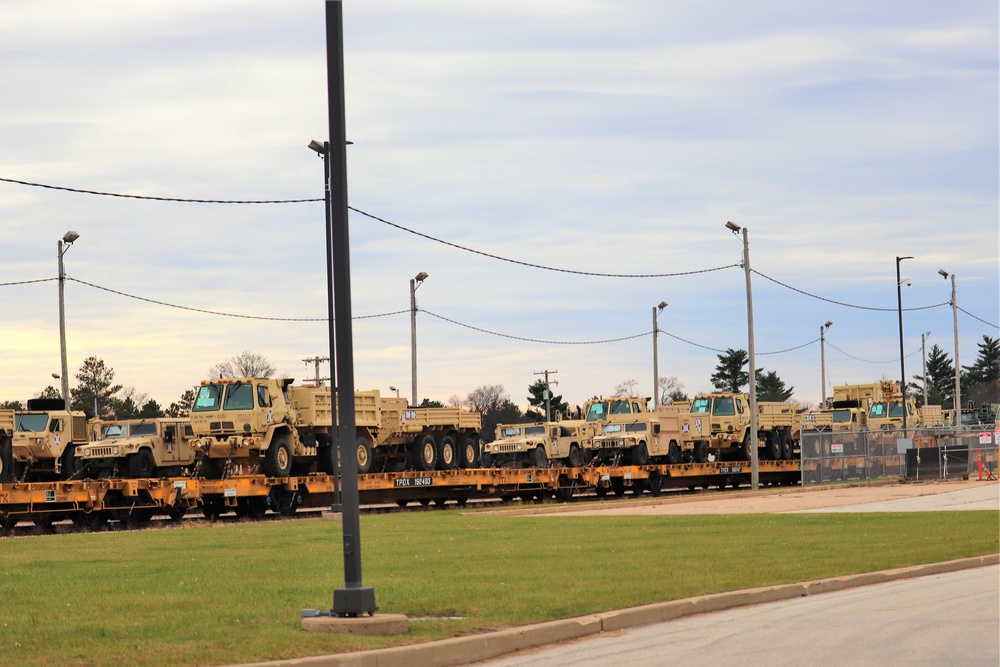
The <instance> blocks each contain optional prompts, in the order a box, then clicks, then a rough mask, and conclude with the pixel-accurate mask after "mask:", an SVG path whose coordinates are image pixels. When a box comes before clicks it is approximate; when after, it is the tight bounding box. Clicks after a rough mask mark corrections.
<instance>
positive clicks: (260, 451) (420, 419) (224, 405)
mask: <svg viewBox="0 0 1000 667" xmlns="http://www.w3.org/2000/svg"><path fill="white" fill-rule="evenodd" d="M292 382H293V381H292V380H290V379H275V378H228V379H220V380H206V381H204V382H202V383H201V385H200V386H199V388H198V391H197V394H196V396H195V400H194V404H193V405H192V408H191V417H190V419H191V428H192V431H193V434H194V437H195V440H194V441H193V442H192V446H193V447H194V448H195V449H196V450H199V451H201V452H202V457H201V474H202V475H204V476H205V477H209V478H219V477H222V476H224V475H226V474H255V473H257V472H263V473H264V474H265V475H267V476H269V477H287V476H288V475H291V474H293V473H294V474H306V473H309V472H312V471H314V470H316V469H317V468H318V469H319V470H320V471H321V472H332V471H333V461H334V452H333V451H332V443H331V438H330V428H331V425H332V424H333V403H332V397H331V392H330V388H329V387H316V386H312V385H302V386H293V384H292ZM354 398H355V422H356V428H357V441H356V443H354V444H355V445H356V452H357V461H358V472H359V473H367V472H371V471H374V470H384V469H392V470H405V469H406V468H408V467H413V468H416V469H418V470H434V469H450V468H456V467H458V466H459V465H463V466H466V467H473V466H474V465H476V463H477V462H478V458H479V428H480V417H479V414H478V413H469V412H462V411H460V410H458V409H457V408H416V409H407V408H406V402H405V400H403V399H399V398H383V397H382V396H381V395H380V394H379V392H378V391H359V392H355V397H354Z"/></svg>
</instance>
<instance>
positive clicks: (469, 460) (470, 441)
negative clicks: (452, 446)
mask: <svg viewBox="0 0 1000 667" xmlns="http://www.w3.org/2000/svg"><path fill="white" fill-rule="evenodd" d="M461 454H462V456H461V464H462V467H463V468H475V467H476V466H478V465H479V443H478V442H476V439H475V438H473V437H472V436H471V435H467V436H465V438H464V439H462V450H461Z"/></svg>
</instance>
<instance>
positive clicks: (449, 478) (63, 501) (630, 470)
mask: <svg viewBox="0 0 1000 667" xmlns="http://www.w3.org/2000/svg"><path fill="white" fill-rule="evenodd" d="M759 475H760V480H761V482H762V483H772V484H796V483H798V482H799V480H800V476H801V473H800V468H799V462H798V461H761V462H760V464H759ZM749 483H750V464H749V463H747V462H742V463H733V462H709V463H682V464H676V465H647V466H616V467H589V468H562V467H559V468H554V467H553V468H472V469H455V470H434V471H426V472H421V471H405V472H386V473H369V474H366V475H359V476H358V491H359V497H360V502H361V503H362V504H365V505H372V504H392V503H395V504H397V505H399V506H401V507H405V506H407V505H408V504H410V503H419V504H429V503H431V502H434V503H436V504H444V503H446V502H449V501H454V502H457V503H459V504H465V503H466V502H467V501H469V500H470V499H477V500H489V499H493V500H500V501H505V502H506V501H510V500H512V499H516V498H520V499H522V500H543V499H548V498H557V499H560V500H570V499H572V498H573V497H574V496H576V495H581V494H585V493H594V494H596V495H597V496H598V497H604V496H609V495H615V496H621V495H625V494H626V493H632V494H635V495H639V494H643V493H646V492H649V493H651V494H653V495H658V494H659V493H660V492H661V491H663V490H666V489H679V488H696V487H705V488H708V487H712V486H715V487H718V488H720V489H721V488H726V487H733V488H735V487H738V486H741V485H748V484H749ZM338 491H339V490H338V488H337V479H336V478H335V477H334V476H332V475H329V474H325V473H313V474H310V475H306V476H299V477H266V476H264V475H245V476H234V477H229V478H226V479H205V478H194V477H167V478H161V479H98V480H59V481H49V482H29V483H20V484H3V485H0V527H2V528H3V531H4V532H5V533H6V532H7V531H9V529H10V528H12V527H13V526H14V525H16V524H17V523H18V522H21V521H30V522H33V523H34V524H35V525H37V526H39V527H42V528H48V527H50V526H51V525H52V524H53V523H54V522H56V521H62V520H66V519H70V520H72V521H73V523H74V524H76V525H77V526H80V527H85V528H93V529H97V528H100V527H102V526H104V525H105V524H106V523H108V522H112V521H113V522H118V523H120V524H127V525H133V524H134V525H141V524H143V523H145V522H147V521H149V520H150V519H151V518H153V517H154V516H166V517H171V518H174V519H179V518H181V517H183V516H185V515H186V514H189V513H195V512H199V511H200V512H201V513H202V514H203V515H204V516H205V517H206V518H209V519H214V518H216V517H218V516H220V515H222V514H226V513H229V512H235V513H236V514H238V515H240V516H244V517H247V518H260V517H262V516H264V515H265V514H266V513H268V512H272V513H277V514H285V515H288V514H291V513H293V512H295V511H296V510H297V509H298V508H300V507H317V508H318V507H331V506H333V505H334V504H335V503H336V502H337V501H338Z"/></svg>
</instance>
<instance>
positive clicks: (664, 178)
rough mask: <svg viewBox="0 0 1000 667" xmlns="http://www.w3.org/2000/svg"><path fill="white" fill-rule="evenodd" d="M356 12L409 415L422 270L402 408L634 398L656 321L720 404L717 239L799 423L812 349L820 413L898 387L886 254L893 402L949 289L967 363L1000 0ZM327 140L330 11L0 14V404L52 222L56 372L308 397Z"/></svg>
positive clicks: (358, 353) (26, 338)
mask: <svg viewBox="0 0 1000 667" xmlns="http://www.w3.org/2000/svg"><path fill="white" fill-rule="evenodd" d="M343 14H344V60H345V65H344V66H345V87H346V90H345V95H346V116H347V118H346V127H347V136H348V139H349V140H350V141H352V142H353V144H352V145H350V146H349V147H348V152H347V156H348V188H349V203H350V205H351V206H352V207H353V208H354V209H357V210H358V211H363V212H364V213H367V214H368V215H363V214H361V213H358V212H352V213H351V215H350V217H349V224H350V253H351V256H350V268H351V285H352V306H353V313H354V318H355V319H354V321H353V339H354V357H355V358H354V367H355V386H356V388H358V389H379V390H380V391H382V392H384V393H386V394H389V393H391V391H390V389H389V388H390V387H393V386H394V387H396V388H398V389H399V391H400V393H401V395H402V396H408V395H409V394H410V333H411V332H410V314H409V307H410V302H409V296H410V295H409V281H410V279H411V278H413V277H414V276H415V275H416V274H417V273H419V272H426V273H427V274H428V278H427V279H426V281H424V282H423V283H422V284H421V285H420V287H419V288H418V289H417V291H416V299H417V308H418V312H417V318H416V319H417V349H418V394H419V397H420V398H431V399H436V400H440V401H442V402H447V401H448V400H449V398H450V397H452V396H465V395H467V394H468V393H469V392H470V391H472V390H473V389H475V388H477V387H479V386H481V385H486V384H489V385H493V384H500V385H502V386H503V387H504V389H505V391H506V393H507V394H508V395H509V396H510V397H511V399H512V400H514V401H515V402H516V403H519V404H520V405H521V406H522V407H525V406H526V404H527V395H528V392H527V387H528V385H530V384H531V383H532V382H534V381H536V380H537V379H539V377H541V376H539V375H538V373H540V372H543V371H545V370H548V371H550V378H551V379H552V380H554V381H555V382H557V383H558V384H557V385H554V386H553V391H554V393H555V394H557V395H561V396H562V397H563V399H564V400H566V401H568V402H569V403H570V404H582V403H583V401H585V400H587V399H588V398H591V397H592V396H595V395H609V394H611V393H612V392H613V391H614V389H615V387H616V386H617V385H619V384H621V383H623V382H625V381H628V380H634V381H636V383H637V387H638V390H639V392H640V393H641V394H643V395H647V396H649V395H652V391H653V387H652V384H653V371H652V358H653V336H652V331H653V323H652V311H653V308H654V307H655V306H656V305H657V304H659V303H660V302H661V301H666V302H668V304H669V305H668V306H667V307H666V308H665V309H664V310H663V311H662V312H661V313H660V314H659V317H658V326H659V329H660V330H661V332H662V333H660V334H659V336H658V362H659V372H660V375H665V376H675V377H676V378H677V379H678V381H679V382H680V383H681V385H682V387H683V389H684V390H685V391H686V392H688V393H689V394H693V393H696V392H699V391H708V390H710V389H711V382H710V381H709V377H710V376H711V375H712V373H713V372H714V370H715V366H716V364H717V363H718V354H719V353H720V352H724V351H725V350H726V349H728V348H734V349H747V342H748V341H747V329H748V327H747V307H746V283H745V274H744V271H743V269H742V268H741V266H740V263H741V261H742V253H743V247H742V241H741V239H740V238H739V237H737V236H734V235H733V234H732V233H731V232H730V231H729V230H728V229H726V228H725V223H726V221H729V220H732V221H735V222H736V223H737V224H739V225H741V226H743V227H744V228H745V229H746V230H747V235H748V239H749V249H750V266H751V269H752V273H751V278H752V296H753V315H754V331H755V350H756V352H757V356H756V361H757V366H758V368H763V369H764V370H765V371H766V372H769V371H775V372H776V373H777V374H778V375H779V376H780V377H781V378H782V379H783V380H784V381H785V382H786V384H787V385H788V386H791V387H794V395H793V399H794V400H797V401H800V402H802V403H807V404H809V403H812V404H814V403H816V402H818V401H819V399H820V396H821V392H822V384H821V363H820V360H821V346H820V341H819V338H820V329H821V328H822V325H823V324H824V323H825V322H827V321H832V322H833V324H832V326H831V327H830V328H829V330H827V331H826V333H825V343H824V345H823V350H822V351H823V352H825V358H826V385H827V387H826V391H827V394H828V395H829V394H832V387H833V386H834V385H837V384H846V383H862V382H873V381H877V380H878V379H881V378H883V377H884V378H889V379H898V378H899V375H900V363H899V356H900V354H899V321H898V314H899V313H898V310H897V306H898V304H897V289H896V288H897V282H896V265H897V262H896V257H912V259H906V260H904V261H902V262H900V263H899V266H900V271H901V278H902V279H903V283H904V286H903V287H902V288H901V303H902V307H903V309H904V310H903V342H904V345H903V347H904V351H905V356H904V359H905V365H906V375H907V378H908V379H911V378H912V376H913V375H914V374H920V372H921V369H920V366H921V340H922V337H921V334H927V333H928V332H929V333H930V336H925V339H926V347H927V349H928V350H929V349H930V347H931V346H932V345H935V344H936V345H938V346H939V347H941V348H942V349H943V350H944V351H945V352H946V353H947V354H948V356H949V357H950V358H952V359H954V352H955V337H954V336H955V334H954V325H953V311H952V308H951V307H950V305H949V300H950V298H951V283H950V280H948V279H943V278H942V276H941V275H939V274H938V270H939V269H944V270H945V271H947V272H949V273H952V274H955V275H956V276H957V278H956V285H957V301H958V306H959V308H960V309H961V310H960V311H959V312H958V330H959V351H960V362H961V363H962V364H963V365H968V364H971V363H972V362H973V361H974V360H975V357H976V354H977V344H978V343H979V342H981V341H982V339H983V336H991V337H997V336H998V335H1000V330H998V328H997V325H998V323H1000V230H998V227H1000V223H998V220H1000V211H998V202H1000V192H998V183H1000V173H998V171H1000V170H998V164H1000V148H998V146H1000V144H998V128H1000V111H998V109H1000V102H998V100H1000V95H998V32H1000V31H998V7H997V3H996V2H995V0H975V1H962V0H958V1H956V0H940V1H938V0H933V1H927V2H920V1H914V0H906V1H905V2H904V1H898V2H897V1H891V0H886V1H882V2H875V3H873V2H870V1H867V0H865V1H860V0H842V1H841V2H837V3H821V2H801V1H797V0H788V1H785V0H771V1H768V0H764V1H761V2H753V3H750V2H745V1H743V0H705V1H698V2H695V1H693V0H683V1H682V0H660V1H655V2H654V1H652V0H647V1H627V0H625V1H623V0H616V1H615V2H610V1H600V2H595V1H587V0H575V1H572V2H562V1H556V0H532V1H530V2H518V1H511V0H505V1H502V2H500V1H492V0H479V1H475V2H472V1H467V2H423V1H417V0H412V1H408V2H375V1H364V2H362V1H356V2H355V1H347V2H345V3H344V12H343ZM327 128H328V109H327V76H326V36H325V19H324V5H323V3H322V2H319V1H318V0H311V1H309V2H306V1H304V0H295V1H286V2H275V1H272V2H261V1H257V0H242V1H240V2H231V1H228V0H214V1H213V2H204V1H203V0H197V1H193V0H192V1H189V0H170V1H164V0H146V1H144V2H141V3H137V2H129V1H124V0H91V1H90V2H86V3H79V2H75V1H69V0H47V1H46V2H33V1H30V0H0V179H7V180H2V181H0V248H2V249H3V259H2V261H0V308H2V312H3V315H2V316H0V400H22V401H23V400H25V399H27V398H30V397H31V396H33V395H35V394H36V393H38V392H39V391H41V390H42V389H43V388H45V387H46V386H47V385H50V384H51V385H55V386H57V387H58V384H59V381H58V380H53V379H52V374H53V373H58V372H59V369H60V352H59V330H58V327H59V318H58V283H57V281H56V280H55V278H56V277H57V275H58V269H57V254H58V250H57V241H58V240H59V239H60V238H61V237H62V236H63V234H64V233H65V232H66V231H67V230H75V231H76V232H78V233H79V235H80V238H79V240H77V241H76V242H75V243H74V244H73V245H72V246H71V247H69V249H68V250H67V251H66V252H65V255H64V260H65V267H66V269H65V270H66V275H67V281H66V284H65V292H66V331H67V348H68V362H69V368H70V375H71V376H75V373H76V370H77V369H79V367H80V365H81V364H82V362H83V360H84V359H85V358H87V357H89V356H96V357H99V358H101V359H103V360H104V361H105V363H106V364H108V365H109V366H111V367H112V368H113V369H114V370H115V373H116V375H115V381H116V382H119V383H121V384H123V385H125V386H127V387H134V388H135V389H136V390H138V391H139V392H140V393H146V394H148V395H149V397H150V398H153V399H155V400H157V401H158V402H159V403H160V404H161V405H163V406H166V405H168V404H169V403H170V402H172V401H175V400H177V398H178V397H179V396H180V395H181V393H182V392H183V391H185V390H186V389H188V388H190V387H192V386H193V385H196V384H197V383H198V382H200V381H201V380H202V379H205V377H206V375H207V373H208V371H209V369H210V368H211V367H212V366H213V365H214V364H216V363H218V362H220V361H223V360H225V359H228V358H230V357H232V356H234V355H237V354H239V353H241V352H242V351H244V350H249V351H252V352H255V353H258V354H262V355H264V356H265V357H267V358H268V359H269V360H270V361H271V362H272V363H273V364H274V365H275V366H276V368H277V369H278V374H280V375H285V376H287V377H293V378H296V379H297V381H302V380H305V379H308V378H310V377H312V376H313V374H314V370H313V367H312V365H311V364H309V365H307V364H306V363H304V361H303V360H304V359H307V358H312V357H315V356H326V355H327V354H328V353H329V342H328V338H327V325H326V322H325V320H324V318H325V317H326V264H325V251H324V238H325V232H324V227H323V222H324V213H323V211H324V209H323V203H322V197H323V164H322V161H321V160H320V159H318V157H317V155H316V154H315V153H313V152H312V151H310V150H309V149H308V148H307V144H308V143H309V142H310V140H313V139H316V140H320V141H322V140H324V139H325V138H326V135H327ZM11 181H21V182H24V183H33V184H38V185H47V186H55V187H57V188H67V189H53V188H43V187H37V186H34V185H24V184H22V183H16V182H11ZM71 190H87V191H94V192H100V193H109V194H121V195H133V196H137V197H160V198H176V199H188V200H211V201H275V200H301V199H306V200H313V201H306V202H300V203H276V204H264V203H255V204H226V203H194V202H173V201H157V200H149V199H139V198H125V197H113V196H104V195H94V194H85V193H80V192H72V191H71ZM316 200H319V201H316ZM390 223H391V224H390ZM593 274H604V275H593ZM624 275H628V276H640V277H614V276H624ZM653 275H655V276H658V277H648V276H653ZM643 276H646V277H643ZM163 304H169V305H163ZM203 311H211V312H203ZM212 313H227V314H229V315H230V316H225V315H219V314H212ZM387 313H388V314H387ZM254 318H258V319H254ZM259 318H269V319H259ZM321 372H322V373H323V374H324V375H327V374H329V370H328V369H327V368H325V367H324V368H322V370H321ZM73 384H75V379H74V380H73V381H71V385H73Z"/></svg>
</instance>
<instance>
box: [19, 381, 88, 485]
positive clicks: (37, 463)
mask: <svg viewBox="0 0 1000 667" xmlns="http://www.w3.org/2000/svg"><path fill="white" fill-rule="evenodd" d="M14 422H15V423H14V432H13V435H12V437H11V458H12V462H11V463H12V465H11V466H10V467H9V476H8V479H7V481H14V480H23V481H30V482H33V481H48V480H52V479H72V478H73V476H74V475H76V473H77V472H78V471H79V468H78V466H77V460H76V456H75V454H76V448H77V447H78V446H80V445H82V444H86V442H87V416H86V415H85V414H84V413H83V412H77V411H73V412H68V411H67V410H66V409H65V403H64V402H63V400H62V399H61V398H56V399H54V398H33V399H29V400H28V406H27V409H26V410H19V411H17V412H16V413H15V416H14ZM5 470H6V469H5ZM4 474H5V475H8V473H7V472H4Z"/></svg>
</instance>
